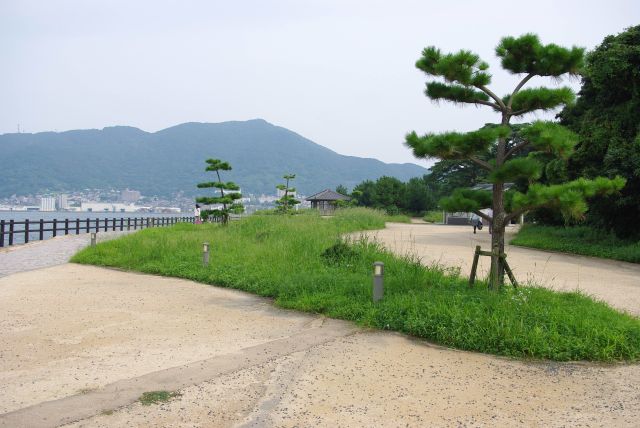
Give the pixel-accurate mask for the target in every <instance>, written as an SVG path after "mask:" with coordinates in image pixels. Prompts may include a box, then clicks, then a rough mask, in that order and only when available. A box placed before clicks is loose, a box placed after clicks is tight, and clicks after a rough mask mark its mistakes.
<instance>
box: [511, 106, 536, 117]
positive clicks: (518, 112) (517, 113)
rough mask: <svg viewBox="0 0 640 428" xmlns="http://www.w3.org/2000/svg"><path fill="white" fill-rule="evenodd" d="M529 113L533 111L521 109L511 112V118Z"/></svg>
mask: <svg viewBox="0 0 640 428" xmlns="http://www.w3.org/2000/svg"><path fill="white" fill-rule="evenodd" d="M530 111H533V110H531V109H528V108H523V109H522V110H518V111H514V112H512V113H511V116H520V115H521V114H524V113H528V112H530Z"/></svg>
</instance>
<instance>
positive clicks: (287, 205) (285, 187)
mask: <svg viewBox="0 0 640 428" xmlns="http://www.w3.org/2000/svg"><path fill="white" fill-rule="evenodd" d="M282 178H284V179H285V180H286V182H285V184H278V185H277V186H276V189H278V190H281V191H283V192H284V195H283V196H282V197H281V198H280V199H278V200H277V201H276V206H277V210H278V211H280V212H283V213H288V212H290V211H291V210H292V209H293V207H295V206H296V205H297V204H299V203H300V201H299V200H297V199H296V198H295V197H293V195H291V194H292V193H295V191H296V189H295V187H289V181H290V180H293V179H294V178H296V175H295V174H287V175H284V176H283V177H282Z"/></svg>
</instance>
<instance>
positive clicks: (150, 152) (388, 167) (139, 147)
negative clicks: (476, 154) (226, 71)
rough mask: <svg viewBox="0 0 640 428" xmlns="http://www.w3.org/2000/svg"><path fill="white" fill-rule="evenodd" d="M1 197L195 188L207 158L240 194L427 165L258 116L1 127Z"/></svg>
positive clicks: (321, 185) (312, 186) (306, 188)
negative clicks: (374, 155) (331, 144)
mask: <svg viewBox="0 0 640 428" xmlns="http://www.w3.org/2000/svg"><path fill="white" fill-rule="evenodd" d="M0 153H2V156H0V171H2V173H1V177H2V179H1V180H0V197H2V196H10V195H12V194H22V195H24V194H33V193H36V192H44V191H74V190H81V189H85V188H97V189H110V188H113V189H124V188H127V187H128V188H131V189H136V190H140V191H141V192H142V194H144V195H160V196H170V195H172V194H175V193H177V192H179V191H183V192H184V193H185V194H186V195H197V194H200V193H202V190H201V189H200V190H199V189H197V188H196V183H199V182H202V181H207V180H211V179H212V177H211V176H210V175H209V176H208V175H207V174H206V173H205V172H204V168H205V162H204V161H205V159H207V158H219V159H223V160H226V161H229V162H230V163H231V165H232V166H233V171H230V172H229V173H228V174H225V176H224V180H231V181H234V182H236V183H238V184H239V185H240V186H241V187H242V191H243V193H245V194H249V193H254V194H261V193H266V194H273V193H275V186H276V184H278V183H280V182H281V181H282V179H281V177H282V175H284V174H286V173H294V174H296V179H295V182H294V184H295V186H296V187H297V189H298V191H299V192H301V193H303V194H307V195H309V194H312V193H315V192H318V191H320V190H323V189H325V188H335V187H336V186H337V185H338V184H343V185H346V186H347V187H348V188H353V186H354V185H356V184H357V183H359V182H361V181H362V180H365V179H376V178H378V177H380V176H383V175H389V176H394V177H397V178H399V179H401V180H403V181H404V180H408V179H409V178H411V177H416V176H421V175H423V174H425V173H426V172H427V170H426V169H425V168H422V167H420V166H418V165H414V164H410V163H407V164H386V163H383V162H380V161H379V160H376V159H364V158H358V157H354V156H343V155H340V154H338V153H336V152H334V151H332V150H329V149H327V148H326V147H322V146H320V145H318V144H316V143H314V142H312V141H310V140H308V139H306V138H304V137H302V136H300V135H298V134H296V133H295V132H292V131H289V130H288V129H285V128H282V127H279V126H274V125H272V124H270V123H268V122H265V121H264V120H260V119H256V120H249V121H246V122H223V123H184V124H182V125H177V126H174V127H171V128H167V129H163V130H162V131H158V132H154V133H149V132H145V131H142V130H140V129H137V128H132V127H126V126H115V127H109V128H104V129H102V130H97V129H91V130H77V131H67V132H59V133H57V132H41V133H37V134H4V135H0Z"/></svg>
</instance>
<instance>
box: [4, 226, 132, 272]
mask: <svg viewBox="0 0 640 428" xmlns="http://www.w3.org/2000/svg"><path fill="white" fill-rule="evenodd" d="M133 232H135V231H133V230H131V231H122V232H120V231H115V232H113V231H108V232H98V235H97V240H98V242H102V241H106V240H109V239H114V238H118V237H120V236H123V235H126V234H129V233H133ZM89 244H91V234H90V233H84V234H81V235H65V236H58V237H56V238H51V239H47V240H45V241H34V242H30V243H28V244H20V245H14V246H11V247H3V248H0V277H3V276H6V275H11V274H12V273H18V272H25V271H29V270H33V269H41V268H44V267H49V266H56V265H60V264H63V263H67V262H68V261H69V259H70V258H71V257H72V256H73V255H74V254H75V253H77V252H78V251H79V250H81V249H82V248H84V247H86V246H88V245H89Z"/></svg>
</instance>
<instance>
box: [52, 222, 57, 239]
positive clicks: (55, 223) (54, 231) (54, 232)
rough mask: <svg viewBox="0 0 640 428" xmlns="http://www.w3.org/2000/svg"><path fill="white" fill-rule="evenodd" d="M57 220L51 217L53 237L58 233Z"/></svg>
mask: <svg viewBox="0 0 640 428" xmlns="http://www.w3.org/2000/svg"><path fill="white" fill-rule="evenodd" d="M57 229H58V220H56V219H55V218H54V219H53V237H54V238H55V237H56V236H57V235H58V230H57Z"/></svg>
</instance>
